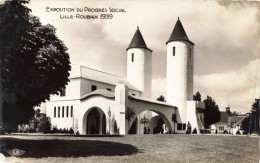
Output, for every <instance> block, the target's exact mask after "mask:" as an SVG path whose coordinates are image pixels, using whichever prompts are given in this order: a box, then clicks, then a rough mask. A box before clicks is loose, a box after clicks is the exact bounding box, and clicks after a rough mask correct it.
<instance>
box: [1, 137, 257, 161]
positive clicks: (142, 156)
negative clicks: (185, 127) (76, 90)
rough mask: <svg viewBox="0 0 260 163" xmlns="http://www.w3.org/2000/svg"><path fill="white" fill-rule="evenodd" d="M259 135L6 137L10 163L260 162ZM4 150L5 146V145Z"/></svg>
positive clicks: (2, 138) (3, 142)
mask: <svg viewBox="0 0 260 163" xmlns="http://www.w3.org/2000/svg"><path fill="white" fill-rule="evenodd" d="M258 141H259V138H258V137H246V136H229V135H182V134H176V135H126V136H123V137H68V136H66V137H63V136H2V137H0V143H1V144H2V146H3V145H4V146H5V151H6V150H10V149H14V148H18V149H22V150H24V151H25V154H24V155H22V156H20V157H13V156H10V155H9V154H7V153H6V152H5V151H3V153H4V155H5V156H7V161H9V162H74V163H77V162H80V163H81V162H193V163H194V162H211V163H214V162H234V163H239V162H246V163H251V162H252V163H258V159H259V142H258ZM2 149H3V148H2Z"/></svg>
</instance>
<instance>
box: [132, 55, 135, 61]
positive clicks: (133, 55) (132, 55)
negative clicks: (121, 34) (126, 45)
mask: <svg viewBox="0 0 260 163" xmlns="http://www.w3.org/2000/svg"><path fill="white" fill-rule="evenodd" d="M134 57H135V56H134V53H132V62H134V59H135V58H134Z"/></svg>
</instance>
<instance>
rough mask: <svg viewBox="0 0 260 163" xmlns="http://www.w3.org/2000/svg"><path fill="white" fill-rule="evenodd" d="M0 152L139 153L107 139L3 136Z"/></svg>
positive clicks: (60, 154)
mask: <svg viewBox="0 0 260 163" xmlns="http://www.w3.org/2000/svg"><path fill="white" fill-rule="evenodd" d="M0 144H2V152H3V153H4V155H5V156H7V157H8V156H10V155H9V154H8V153H7V151H8V150H12V149H15V148H17V149H20V150H24V151H25V153H24V154H23V155H22V156H19V157H25V158H26V157H30V158H42V157H88V156H124V155H133V154H137V153H140V152H141V151H140V150H138V149H137V148H136V147H135V146H132V145H130V144H122V143H116V142H108V141H96V140H60V139H49V140H26V139H17V138H4V139H2V140H0Z"/></svg>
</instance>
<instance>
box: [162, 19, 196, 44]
mask: <svg viewBox="0 0 260 163" xmlns="http://www.w3.org/2000/svg"><path fill="white" fill-rule="evenodd" d="M170 41H188V42H190V43H192V44H193V45H194V43H193V42H191V41H190V40H189V38H188V36H187V34H186V32H185V30H184V28H183V26H182V24H181V21H180V19H179V18H178V20H177V22H176V24H175V26H174V28H173V31H172V34H171V36H170V38H169V40H168V41H167V42H166V44H167V43H168V42H170Z"/></svg>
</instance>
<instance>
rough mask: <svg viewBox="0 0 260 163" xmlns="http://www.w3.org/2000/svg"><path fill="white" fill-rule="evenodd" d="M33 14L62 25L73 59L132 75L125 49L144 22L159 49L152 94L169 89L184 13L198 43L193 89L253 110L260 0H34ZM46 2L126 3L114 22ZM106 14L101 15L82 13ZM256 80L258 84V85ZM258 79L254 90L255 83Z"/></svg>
mask: <svg viewBox="0 0 260 163" xmlns="http://www.w3.org/2000/svg"><path fill="white" fill-rule="evenodd" d="M29 7H30V8H31V9H32V14H33V15H35V16H38V17H40V20H41V22H43V24H47V23H49V24H52V25H54V26H55V27H56V28H57V35H58V37H59V38H60V39H61V40H63V41H64V43H65V44H66V46H67V47H68V49H69V54H70V57H71V62H72V63H74V64H85V65H88V66H90V67H94V68H97V69H99V70H102V71H105V72H108V73H112V74H116V75H119V76H123V77H125V76H126V48H127V47H128V45H129V43H130V41H131V39H132V37H133V35H134V33H135V30H136V27H137V26H139V28H140V31H141V33H142V35H143V37H144V40H145V42H146V44H147V46H148V47H149V48H150V49H152V50H153V81H152V83H153V98H154V99H155V98H157V97H158V96H159V95H161V94H162V95H165V94H166V93H165V85H166V83H165V82H166V80H165V77H166V44H165V43H166V41H167V40H168V39H169V36H170V34H171V32H172V30H173V27H174V25H175V23H176V21H177V19H178V17H180V20H181V22H182V24H183V26H184V28H185V31H186V33H187V35H188V37H189V39H190V40H191V41H192V42H194V43H195V66H194V67H195V72H194V79H195V80H194V93H195V92H197V91H200V93H201V94H202V97H203V99H204V98H205V97H206V95H210V96H211V97H213V98H214V99H215V101H216V102H217V104H218V105H219V107H220V110H225V107H226V106H227V105H230V107H231V110H232V111H235V110H236V111H239V112H242V113H245V112H248V111H249V110H250V108H251V104H252V103H253V102H254V99H255V98H257V97H259V96H260V64H259V67H258V78H257V81H255V78H256V72H257V64H258V62H259V60H257V58H259V54H258V53H259V51H260V39H259V38H260V37H259V36H260V4H259V2H243V3H242V2H237V1H236V2H229V3H227V2H225V1H218V2H217V1H199V0H196V1H159V0H158V1H119V0H118V1H115V0H113V1H107V0H106V1H90V0H86V1H78V0H76V1H68V0H67V1H64V0H62V1H59V0H56V1H55V0H54V1H47V0H41V1H37V0H32V1H31V2H30V4H29ZM46 7H51V8H53V7H59V8H60V7H71V8H77V7H78V8H84V7H89V8H92V7H94V8H107V9H108V8H109V7H113V8H123V9H125V10H126V12H125V13H114V14H113V19H110V20H101V19H99V20H79V19H73V20H64V19H60V18H59V17H60V14H64V15H70V14H73V15H75V14H76V12H71V13H69V12H65V13H58V12H46ZM80 14H83V15H87V14H100V13H87V12H84V13H80ZM255 82H256V84H255ZM255 85H256V89H254V88H255Z"/></svg>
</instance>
